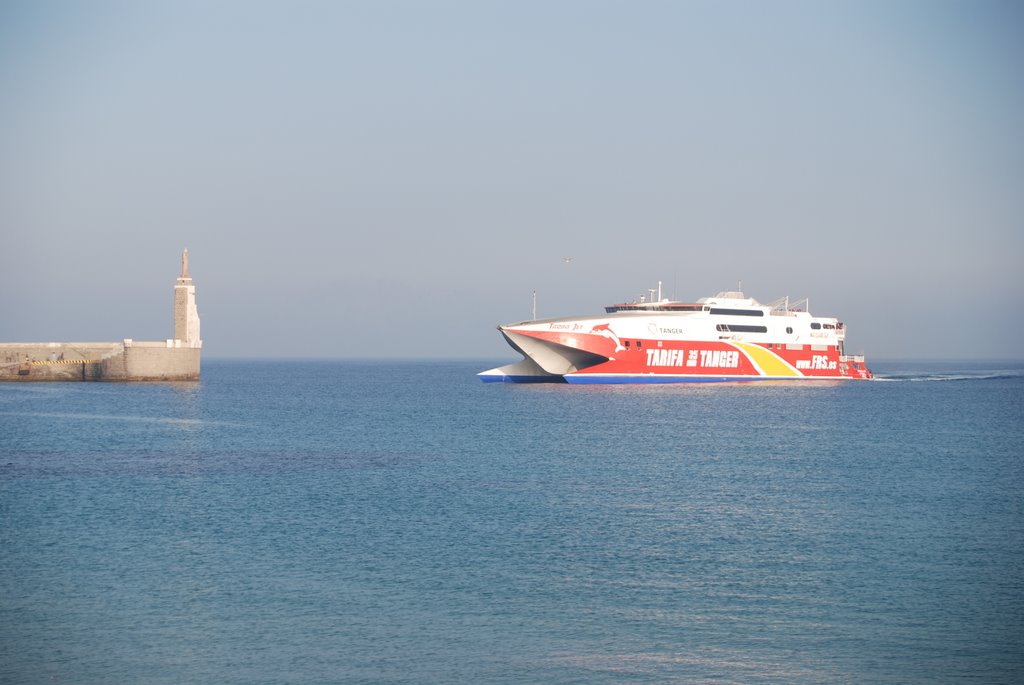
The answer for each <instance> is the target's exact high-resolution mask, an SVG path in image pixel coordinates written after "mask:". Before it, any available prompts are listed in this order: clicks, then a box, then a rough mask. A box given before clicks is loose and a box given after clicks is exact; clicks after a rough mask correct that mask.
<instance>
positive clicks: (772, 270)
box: [0, 0, 1024, 361]
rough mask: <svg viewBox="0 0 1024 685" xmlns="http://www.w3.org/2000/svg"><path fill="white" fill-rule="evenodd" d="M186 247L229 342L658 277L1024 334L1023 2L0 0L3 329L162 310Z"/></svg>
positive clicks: (954, 331)
mask: <svg viewBox="0 0 1024 685" xmlns="http://www.w3.org/2000/svg"><path fill="white" fill-rule="evenodd" d="M185 247H187V248H188V249H189V257H190V260H189V264H190V271H191V275H192V277H193V278H194V281H195V285H196V299H197V303H198V307H199V314H200V316H201V319H202V333H203V348H204V356H206V357H211V358H214V357H219V358H225V357H292V358H306V357H311V358H328V357H329V358H334V357H340V358H381V357H383V358H394V357H404V358H480V359H494V360H499V361H501V360H508V361H512V360H514V359H515V358H517V356H518V355H517V354H516V353H515V352H513V351H512V350H511V349H509V348H508V347H507V346H506V345H505V343H504V342H503V340H502V339H501V336H500V334H499V333H498V332H497V331H496V330H495V327H496V325H497V324H499V323H509V322H514V321H520V320H523V319H527V318H529V316H530V313H531V293H532V292H533V291H534V290H536V293H537V314H538V316H540V317H549V316H561V315H570V314H587V313H595V312H600V311H602V307H603V306H605V305H607V304H612V303H616V302H622V301H629V300H633V299H634V298H636V297H638V296H639V295H641V294H645V293H647V291H648V289H649V288H656V287H657V285H658V282H659V281H661V282H662V287H663V292H664V293H665V294H666V295H668V296H675V297H676V298H678V299H681V300H690V301H692V300H695V299H697V298H699V297H704V296H710V295H714V294H715V293H717V292H718V291H720V290H732V289H735V288H736V287H737V285H738V283H739V282H742V285H743V289H744V291H745V292H746V293H747V295H748V296H751V297H754V298H756V299H758V300H761V301H762V302H769V301H772V300H775V299H777V298H779V297H782V296H785V295H789V296H790V297H791V298H800V297H809V298H810V309H811V312H812V313H813V314H815V315H819V316H836V317H838V318H839V319H840V320H842V321H844V322H846V325H847V327H848V336H847V351H848V352H850V353H859V352H863V353H866V354H867V355H868V359H869V361H870V360H871V359H872V358H875V359H928V358H944V359H962V358H1001V359H1020V358H1022V357H1024V354H1022V351H1021V347H1020V341H1021V340H1022V339H1024V316H1021V315H1020V314H1019V313H1018V311H1017V310H1018V309H1020V308H1021V306H1022V305H1021V303H1022V301H1024V5H1021V4H1020V3H1017V2H1013V1H999V2H996V1H985V0H972V1H967V0H964V1H958V2H949V1H945V0H927V1H914V0H903V1H901V2H891V1H888V0H886V1H879V2H875V1H870V0H865V1H858V2H843V1H841V0H837V1H836V2H824V3H823V2H812V1H810V0H808V1H806V2H738V1H731V0H725V1H722V2H717V1H716V2H696V1H692V2H685V1H678V2H658V1H642V2H602V1H599V0H594V1H583V0H579V1H575V0H567V1H562V2H559V1H545V2H534V1H532V0H517V1H514V2H513V1H508V2H497V1H488V0H479V1H470V0H465V1H464V2H448V1H440V0H439V1H437V2H428V1H422V0H421V1H410V2H390V1H387V0H384V1H373V2H370V1H367V2H343V1H341V0H338V1H334V2H311V1H304V0H299V1H293V2H285V1H284V0H281V1H280V2H260V1H233V0H217V1H214V2H208V1H202V2H200V1H192V0H182V1H180V2H178V1H176V2H152V1H147V0H137V1H132V2H126V1H124V0H119V1H109V0H90V1H88V2H86V1H85V0H81V1H79V2H57V1H54V0H33V1H29V0H26V1H24V2H21V1H14V0H0V293H2V294H3V297H2V299H0V340H4V341H10V342H28V341H32V342H37V341H38V342H46V341H71V340H75V341H106V340H120V339H122V338H134V339H136V340H160V339H164V338H167V337H169V336H170V335H171V331H172V297H173V294H172V293H173V285H174V280H175V278H176V277H177V276H178V272H179V270H180V263H181V262H180V259H181V250H182V249H183V248H185ZM565 257H571V258H572V260H571V261H568V262H567V261H565V259H564V258H565Z"/></svg>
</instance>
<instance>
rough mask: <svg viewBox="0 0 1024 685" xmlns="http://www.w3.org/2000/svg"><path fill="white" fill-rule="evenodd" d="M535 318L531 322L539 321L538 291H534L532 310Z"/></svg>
mask: <svg viewBox="0 0 1024 685" xmlns="http://www.w3.org/2000/svg"><path fill="white" fill-rule="evenodd" d="M531 312H532V316H533V318H531V319H530V321H536V320H537V289H536V288H534V289H533V309H532V310H531Z"/></svg>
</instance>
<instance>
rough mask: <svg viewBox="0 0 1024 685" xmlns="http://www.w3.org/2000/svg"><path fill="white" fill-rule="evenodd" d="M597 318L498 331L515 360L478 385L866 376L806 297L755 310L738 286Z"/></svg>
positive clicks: (838, 332) (613, 308) (833, 325)
mask: <svg viewBox="0 0 1024 685" xmlns="http://www.w3.org/2000/svg"><path fill="white" fill-rule="evenodd" d="M649 292H650V293H651V294H650V297H649V298H646V297H641V298H639V299H638V300H637V301H635V302H628V303H622V304H614V305H610V306H608V307H605V313H604V314H603V315H594V316H580V317H563V318H557V319H542V320H535V319H534V320H530V321H522V322H520V323H513V324H507V325H503V326H498V330H499V331H501V334H502V335H503V336H504V337H505V340H506V341H508V344H509V345H511V346H512V348H513V349H514V350H516V351H517V352H519V353H520V354H522V355H523V359H522V360H521V361H518V362H515V363H513V364H508V365H506V366H500V367H498V368H494V369H490V370H488V371H483V372H481V373H479V374H478V376H479V377H480V379H481V380H482V381H484V382H509V383H543V382H548V383H687V382H723V381H726V382H728V381H733V382H735V381H807V380H819V381H820V380H868V379H871V378H873V375H872V373H871V371H869V370H868V368H867V366H866V365H865V361H864V357H863V356H861V355H848V354H846V353H845V350H844V349H843V347H844V343H845V340H846V331H847V329H846V326H845V324H843V323H842V322H840V321H839V320H838V319H835V318H832V317H819V316H812V315H811V313H810V312H809V311H808V309H809V303H808V300H807V299H802V300H799V301H795V302H790V300H789V298H788V297H784V298H782V299H780V300H776V301H775V302H771V303H769V304H761V303H760V302H758V301H757V300H755V299H753V298H749V297H747V296H746V295H744V294H743V292H742V291H741V290H736V291H725V292H720V293H718V294H717V295H715V296H714V297H702V298H700V299H698V300H697V301H696V302H681V301H676V300H670V299H663V298H662V297H661V286H660V284H659V287H658V296H657V297H655V296H654V290H653V289H651V290H650V291H649Z"/></svg>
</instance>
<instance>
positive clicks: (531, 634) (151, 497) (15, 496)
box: [0, 360, 1024, 684]
mask: <svg viewBox="0 0 1024 685" xmlns="http://www.w3.org/2000/svg"><path fill="white" fill-rule="evenodd" d="M497 363H498V360H495V361H494V362H493V363H492V362H488V361H482V362H339V361H319V362H317V361H244V362H243V361H216V360H213V361H207V362H204V366H203V378H202V381H200V382H198V383H180V384H179V383H168V384H98V383H97V384H87V383H77V384H76V383H60V384H17V383H8V384H0V681H2V682H5V683H6V682H10V683H32V682H38V683H53V682H60V683H83V684H88V683H114V682H121V683H247V684H248V683H334V682H338V683H345V682H354V683H362V682H365V683H606V682H607V683H670V682H686V683H690V682H698V683H699V682H715V683H854V682H856V683H870V682H879V683H892V682H901V683H933V682H959V681H973V682H984V683H999V682H1005V683H1011V682H1021V681H1024V456H1022V452H1024V440H1022V438H1024V404H1022V399H1024V365H1022V364H1020V363H1015V364H993V363H987V364H966V363H932V364H917V365H911V364H898V363H891V364H883V363H875V364H873V365H872V366H873V368H874V370H875V371H876V373H878V374H879V376H880V380H879V381H877V382H825V383H813V384H806V385H800V384H793V383H781V384H710V385H692V384H688V385H678V386H589V387H578V386H566V385H512V384H483V383H480V382H479V380H478V379H477V378H476V377H475V375H474V374H475V372H476V371H479V370H481V369H486V368H490V367H491V366H494V365H496V364H497Z"/></svg>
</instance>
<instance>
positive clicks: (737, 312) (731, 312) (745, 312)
mask: <svg viewBox="0 0 1024 685" xmlns="http://www.w3.org/2000/svg"><path fill="white" fill-rule="evenodd" d="M711 313H712V314H717V315H719V316H764V312H763V311H761V310H760V309H721V308H719V307H712V308H711Z"/></svg>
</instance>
